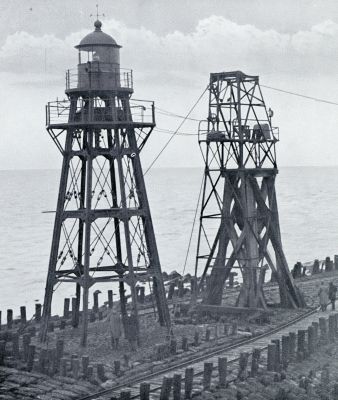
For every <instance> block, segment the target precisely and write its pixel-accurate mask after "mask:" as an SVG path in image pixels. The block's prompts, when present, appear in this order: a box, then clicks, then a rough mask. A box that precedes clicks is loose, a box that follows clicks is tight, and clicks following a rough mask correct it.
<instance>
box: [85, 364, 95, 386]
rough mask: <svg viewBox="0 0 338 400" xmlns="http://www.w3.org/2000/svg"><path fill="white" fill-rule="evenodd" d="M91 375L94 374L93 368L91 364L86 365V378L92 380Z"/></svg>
mask: <svg viewBox="0 0 338 400" xmlns="http://www.w3.org/2000/svg"><path fill="white" fill-rule="evenodd" d="M93 375H94V368H93V366H92V365H88V368H87V379H88V381H89V382H91V381H92V380H93Z"/></svg>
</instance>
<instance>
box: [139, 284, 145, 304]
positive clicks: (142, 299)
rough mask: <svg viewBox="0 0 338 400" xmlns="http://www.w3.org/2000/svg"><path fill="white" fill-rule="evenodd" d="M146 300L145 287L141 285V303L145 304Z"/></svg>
mask: <svg viewBox="0 0 338 400" xmlns="http://www.w3.org/2000/svg"><path fill="white" fill-rule="evenodd" d="M144 300H145V287H144V286H141V287H140V297H139V301H140V303H141V304H144Z"/></svg>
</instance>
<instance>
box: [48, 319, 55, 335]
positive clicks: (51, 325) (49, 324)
mask: <svg viewBox="0 0 338 400" xmlns="http://www.w3.org/2000/svg"><path fill="white" fill-rule="evenodd" d="M54 327H55V325H54V321H50V322H49V323H48V332H54Z"/></svg>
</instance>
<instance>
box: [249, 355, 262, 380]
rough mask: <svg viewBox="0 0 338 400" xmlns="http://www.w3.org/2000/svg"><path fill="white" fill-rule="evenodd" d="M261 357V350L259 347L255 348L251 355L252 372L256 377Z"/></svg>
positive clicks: (251, 374) (252, 375)
mask: <svg viewBox="0 0 338 400" xmlns="http://www.w3.org/2000/svg"><path fill="white" fill-rule="evenodd" d="M260 357H261V350H260V349H257V348H255V349H253V351H252V357H251V372H250V376H251V377H255V376H256V375H257V373H258V369H259V360H260Z"/></svg>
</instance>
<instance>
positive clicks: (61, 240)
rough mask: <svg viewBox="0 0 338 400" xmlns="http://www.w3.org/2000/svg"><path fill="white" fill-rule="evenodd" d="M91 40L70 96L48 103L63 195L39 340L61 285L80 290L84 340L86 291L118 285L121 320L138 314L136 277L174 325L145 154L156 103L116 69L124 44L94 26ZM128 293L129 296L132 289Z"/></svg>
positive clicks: (85, 42) (71, 74)
mask: <svg viewBox="0 0 338 400" xmlns="http://www.w3.org/2000/svg"><path fill="white" fill-rule="evenodd" d="M94 25H95V30H94V32H92V33H90V34H88V35H87V36H85V37H84V38H83V39H82V40H81V42H80V44H79V45H77V46H76V48H77V49H78V51H79V62H78V67H77V70H75V71H72V70H68V71H67V73H66V91H65V93H66V95H67V99H66V100H62V101H59V100H58V101H55V102H50V103H48V105H47V107H46V123H47V131H48V132H49V134H50V136H51V137H52V139H53V141H54V142H55V144H56V145H57V147H58V148H59V150H60V151H61V153H62V156H63V164H62V172H61V180H60V187H59V197H58V202H57V210H56V216H55V225H54V232H53V241H52V248H51V253H50V261H49V268H48V277H47V284H46V289H45V298H44V306H43V324H42V329H41V340H45V339H46V333H47V323H48V318H49V315H50V313H51V304H52V297H53V291H54V288H55V286H56V285H57V284H58V283H60V282H67V283H72V284H74V286H76V307H77V310H78V311H79V310H80V302H81V301H80V299H81V296H82V309H83V311H82V316H81V317H82V325H83V329H82V341H81V342H82V345H86V340H87V324H88V293H89V288H91V287H92V286H93V285H94V284H96V283H98V282H111V283H112V282H116V284H117V285H118V286H119V295H120V305H121V313H122V317H126V315H127V301H126V294H129V295H130V296H131V312H132V313H133V314H134V315H136V316H137V313H138V307H137V287H136V285H137V283H138V282H140V281H141V282H145V283H148V282H149V284H152V291H153V295H154V298H155V302H156V305H157V311H158V316H159V321H160V323H161V325H165V326H167V327H168V328H169V326H170V316H169V311H168V306H167V302H166V297H165V290H164V285H163V279H162V273H161V265H160V260H159V255H158V251H157V245H156V240H155V235H154V229H153V224H152V219H151V214H150V208H149V203H148V198H147V192H146V187H145V182H144V177H143V172H142V167H141V162H140V152H141V150H142V148H143V146H144V145H145V143H146V141H147V139H148V138H149V135H150V134H151V132H152V130H153V128H154V126H155V116H154V104H153V102H149V101H148V102H144V101H132V100H131V96H132V93H133V78H132V71H128V70H123V69H121V68H120V55H119V52H120V48H121V46H119V45H118V44H117V43H116V41H115V40H114V39H113V38H112V37H111V36H109V35H107V34H105V33H104V32H102V30H101V26H102V23H101V22H100V21H99V20H97V21H96V22H95V24H94ZM126 292H127V293H126Z"/></svg>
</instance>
